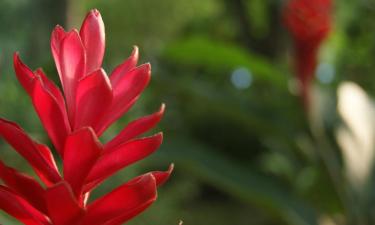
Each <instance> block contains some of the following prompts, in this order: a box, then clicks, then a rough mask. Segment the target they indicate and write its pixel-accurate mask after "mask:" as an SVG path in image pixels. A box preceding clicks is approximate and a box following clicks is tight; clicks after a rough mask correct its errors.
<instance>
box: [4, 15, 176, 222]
mask: <svg viewBox="0 0 375 225" xmlns="http://www.w3.org/2000/svg"><path fill="white" fill-rule="evenodd" d="M51 48H52V54H53V57H54V59H55V63H56V67H57V70H58V73H59V75H60V80H61V82H62V86H63V89H64V95H63V94H62V93H61V92H60V90H59V88H58V87H57V86H56V85H55V84H54V83H53V82H52V81H50V80H49V79H48V78H47V76H46V75H45V74H44V73H43V71H42V70H41V69H37V70H36V71H35V72H33V71H32V70H30V69H29V68H28V67H27V66H26V65H24V64H23V63H22V62H21V60H20V59H19V56H18V54H17V53H16V54H15V55H14V67H15V71H16V74H17V78H18V80H19V81H20V83H21V84H22V86H23V87H24V89H25V90H26V92H27V93H28V94H29V96H30V97H31V99H32V102H33V105H34V108H35V110H36V111H37V113H38V116H39V118H40V119H41V121H42V124H43V126H44V128H45V129H46V131H47V133H48V135H49V137H50V139H51V141H52V143H53V145H54V146H55V148H56V150H57V151H58V153H59V155H60V156H61V158H62V161H63V176H62V175H61V174H60V172H59V170H58V168H57V166H56V163H55V160H54V157H53V155H52V153H51V151H50V149H49V148H48V147H47V146H45V145H42V144H40V143H37V142H36V141H34V140H32V139H31V138H30V137H29V136H28V135H27V134H26V133H25V131H23V130H22V128H20V127H19V126H18V125H17V124H15V123H12V122H10V121H7V120H4V119H0V136H1V137H2V138H4V139H5V140H6V141H7V142H8V143H9V144H10V145H11V146H12V147H13V148H14V149H15V150H16V151H17V152H18V153H19V154H20V155H21V156H22V157H24V158H25V159H26V160H27V161H28V163H29V164H30V165H31V167H32V168H33V170H34V171H35V173H36V174H37V175H38V177H39V178H40V180H41V181H42V182H43V184H44V185H41V184H40V183H39V182H37V181H36V180H35V179H34V178H32V177H30V176H28V175H26V174H23V173H21V172H18V171H17V170H15V169H13V168H10V167H8V166H6V165H5V164H4V163H3V162H1V161H0V178H1V179H2V181H3V183H4V185H0V208H1V209H2V210H4V211H5V212H7V213H8V214H10V215H12V216H14V217H15V218H17V219H18V220H19V221H21V222H22V223H24V224H26V225H119V224H122V223H124V222H126V221H128V220H129V219H131V218H133V217H134V216H136V215H137V214H139V213H140V212H142V211H143V210H144V209H146V208H147V207H148V206H149V205H151V203H152V202H154V201H155V200H156V188H157V186H159V185H161V184H162V183H164V182H165V181H166V180H167V179H168V177H169V175H170V174H171V172H172V169H173V165H172V166H171V167H170V168H169V170H168V171H166V172H159V171H157V172H150V173H148V174H145V175H142V176H139V177H137V178H134V179H133V180H131V181H129V182H127V183H125V184H124V185H122V186H120V187H118V188H116V189H115V190H114V191H112V192H110V193H109V194H107V195H105V196H103V197H101V198H99V199H97V200H95V201H94V202H92V203H90V204H88V203H87V202H88V198H89V194H90V192H91V191H92V190H93V188H95V187H96V186H97V185H99V184H100V183H101V182H103V181H104V180H105V179H106V178H108V177H109V176H111V175H112V174H114V173H116V172H117V171H119V170H120V169H122V168H124V167H126V166H128V165H130V164H132V163H135V162H137V161H139V160H141V159H143V158H145V157H147V156H148V155H150V154H151V153H153V152H154V151H155V150H156V149H157V148H158V147H159V146H160V144H161V142H162V134H161V133H159V134H157V135H154V136H151V137H146V138H137V137H138V136H140V135H141V134H143V133H145V132H146V131H148V130H149V129H151V128H152V127H154V126H155V125H156V124H157V123H158V122H159V121H160V119H161V117H162V115H163V112H164V105H162V107H161V109H160V110H159V111H158V112H156V113H154V114H152V115H149V116H146V117H142V118H140V119H137V120H135V121H133V122H131V123H129V124H128V125H127V126H126V127H125V128H124V129H123V130H122V131H121V132H120V134H119V135H118V136H116V137H115V138H113V139H112V140H111V141H109V142H108V143H106V144H104V145H103V144H101V143H100V141H99V140H98V136H100V135H101V134H102V133H103V132H104V131H105V129H106V128H107V127H108V126H109V125H110V124H111V123H113V122H114V121H116V120H117V119H118V118H119V117H121V116H122V115H123V114H124V113H125V112H127V110H129V108H130V107H131V106H132V105H133V104H134V103H135V102H136V100H137V98H138V97H139V95H140V93H141V92H142V91H143V89H144V88H145V87H146V86H147V84H148V82H149V80H150V65H149V64H145V65H142V66H139V67H136V64H137V60H138V49H137V47H135V48H134V51H133V53H132V55H131V56H130V57H129V58H128V59H127V60H126V61H125V62H124V63H122V64H121V65H119V66H118V67H116V69H115V70H114V71H113V72H112V74H111V76H110V78H108V77H107V75H106V74H105V72H104V70H103V69H102V68H101V63H102V59H103V55H104V24H103V21H102V19H101V16H100V14H99V12H98V11H97V10H92V11H91V12H90V13H89V14H88V15H87V17H86V19H85V21H84V22H83V25H82V27H81V30H80V32H78V31H76V30H72V31H70V32H65V31H64V30H63V28H61V27H60V26H57V27H56V28H55V30H54V31H53V33H52V40H51ZM64 96H65V97H64Z"/></svg>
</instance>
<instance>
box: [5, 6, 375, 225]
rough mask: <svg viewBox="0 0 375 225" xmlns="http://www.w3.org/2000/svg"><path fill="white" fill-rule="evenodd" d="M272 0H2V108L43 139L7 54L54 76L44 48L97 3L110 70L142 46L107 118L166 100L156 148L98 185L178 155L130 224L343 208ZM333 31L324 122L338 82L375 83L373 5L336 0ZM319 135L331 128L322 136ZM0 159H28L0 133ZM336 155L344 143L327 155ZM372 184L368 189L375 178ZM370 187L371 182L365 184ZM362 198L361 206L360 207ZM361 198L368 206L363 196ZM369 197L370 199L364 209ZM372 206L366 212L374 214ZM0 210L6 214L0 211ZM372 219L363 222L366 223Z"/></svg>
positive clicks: (232, 220) (251, 218)
mask: <svg viewBox="0 0 375 225" xmlns="http://www.w3.org/2000/svg"><path fill="white" fill-rule="evenodd" d="M284 3H285V1H282V0H266V1H265V0H189V1H186V0H160V1H155V0H107V1H99V0H90V1H88V0H70V1H69V0H66V1H51V0H33V1H31V0H2V1H0V115H1V117H4V118H7V119H9V120H13V121H16V122H17V123H19V124H21V125H22V126H23V127H24V129H25V130H27V131H28V132H29V133H30V134H31V135H32V136H33V137H35V138H36V139H37V140H39V141H41V142H45V143H48V139H47V137H46V135H45V133H44V131H43V128H42V127H41V124H40V122H39V119H38V118H37V116H36V114H35V112H34V110H33V108H32V105H31V102H30V100H29V99H28V97H27V96H26V93H25V92H24V91H23V90H22V88H21V86H20V85H19V84H18V83H17V81H16V79H15V75H14V72H13V69H12V54H13V52H14V51H19V52H20V55H21V58H23V59H24V61H25V62H26V64H28V65H29V66H30V67H31V68H33V69H36V68H38V67H43V69H44V70H45V71H46V73H47V74H48V76H49V77H50V78H51V79H53V80H55V81H56V82H57V81H58V80H57V78H58V76H57V73H56V69H55V67H54V63H53V60H52V56H51V53H50V47H49V39H50V33H51V31H52V29H53V28H54V26H55V25H56V24H61V25H63V26H64V27H65V28H67V29H70V28H72V27H79V26H80V24H81V21H82V20H83V18H84V16H85V14H86V13H87V12H88V10H89V9H91V8H97V9H99V11H100V12H101V14H102V17H103V19H104V23H105V26H106V46H107V48H106V54H105V60H104V68H105V69H106V70H107V72H108V73H109V72H110V71H111V70H112V69H113V68H114V67H115V66H116V65H117V64H119V63H121V62H122V60H124V59H125V58H127V57H128V56H129V55H130V52H131V50H132V46H133V45H138V46H139V48H140V56H141V57H140V62H141V63H145V62H151V64H152V82H151V83H150V85H149V87H148V88H147V90H146V91H145V92H144V93H143V95H142V97H141V98H140V100H139V101H138V103H137V104H136V105H135V107H134V108H133V109H132V110H131V111H130V112H129V113H128V114H126V116H124V117H123V118H122V119H121V120H120V121H119V122H117V123H116V124H115V125H114V126H112V127H111V128H110V130H109V131H108V132H107V133H106V134H105V135H104V137H103V140H108V139H109V138H111V137H113V136H114V135H115V134H116V133H117V132H119V131H120V130H121V128H122V127H123V126H124V125H125V124H126V123H127V122H128V121H130V120H132V119H134V118H137V117H139V116H142V115H146V114H149V113H151V112H154V111H156V110H157V109H158V107H159V106H160V104H161V102H164V103H166V105H167V110H166V114H165V117H164V119H163V120H162V122H161V123H160V125H159V126H158V128H157V129H155V130H154V132H156V131H159V130H162V131H163V132H164V137H165V141H164V143H163V145H162V147H161V148H160V149H159V151H158V152H157V153H155V154H154V155H153V156H152V157H149V158H147V159H145V160H143V161H142V162H140V163H138V164H137V165H135V166H132V167H129V168H127V169H125V170H123V171H122V172H121V173H118V174H117V175H115V176H114V177H113V178H112V179H110V181H109V182H106V183H104V184H103V185H102V186H101V187H100V188H99V189H98V191H96V192H95V193H94V196H99V195H100V194H101V193H103V192H105V191H109V190H111V189H112V188H113V187H115V186H116V185H118V184H120V183H122V182H123V181H125V180H127V179H128V178H129V177H132V176H134V175H136V174H140V173H143V172H146V171H149V170H156V169H165V168H167V166H168V164H169V163H170V162H174V163H175V164H176V169H175V172H174V174H173V177H172V178H171V180H170V181H169V182H168V183H167V184H166V185H164V186H163V187H162V188H161V189H160V192H159V199H158V201H157V202H156V203H155V204H154V205H153V206H152V207H151V208H149V209H148V210H147V212H146V213H144V214H142V216H140V217H138V218H136V219H135V220H133V221H132V222H129V224H131V225H138V224H139V225H140V224H142V225H151V224H160V225H167V224H168V225H169V224H170V225H176V224H178V221H179V220H180V219H181V220H183V221H184V222H185V223H184V224H187V225H189V224H190V225H208V224H215V225H229V224H236V225H251V224H257V225H283V224H294V225H304V224H306V225H310V224H327V225H328V224H330V223H328V222H326V220H325V218H326V217H335V218H336V219H337V221H341V220H344V219H341V218H343V217H345V210H344V207H343V203H342V202H341V201H340V199H339V196H338V195H337V192H336V191H335V190H334V187H333V185H332V181H331V179H330V178H329V175H328V174H327V172H326V170H325V169H324V168H325V167H324V165H323V163H322V160H320V158H319V156H317V153H316V150H315V148H316V147H317V146H316V145H315V144H314V141H313V140H312V138H311V136H312V135H311V133H310V131H309V128H308V124H307V122H306V118H305V116H304V111H303V109H302V107H301V102H300V100H299V98H298V97H297V96H296V94H295V93H296V87H295V81H294V78H293V75H292V70H291V52H292V50H291V49H292V48H291V43H290V38H289V36H288V34H287V32H286V30H285V28H284V27H283V25H282V21H281V19H280V18H281V10H282V6H283V4H284ZM333 18H334V30H333V32H332V34H331V36H330V37H329V39H328V40H327V41H326V42H325V43H324V46H323V47H322V49H321V51H320V64H319V66H318V69H317V80H316V85H317V86H318V87H319V91H320V93H321V94H323V95H325V96H327V97H326V99H328V100H327V104H326V105H325V108H324V111H327V112H328V113H325V114H324V119H323V120H324V122H325V127H326V129H327V131H328V133H329V131H330V130H332V129H334V128H335V126H336V125H337V123H338V121H339V118H338V116H337V113H336V88H337V85H338V84H339V83H340V82H341V81H342V80H353V81H355V82H357V83H359V84H360V85H361V86H362V87H363V88H365V90H367V92H368V94H369V95H374V93H375V78H374V72H375V68H374V67H375V64H374V63H373V61H374V60H375V23H374V22H373V21H374V20H375V4H374V3H373V2H372V1H366V0H361V1H351V0H340V1H337V2H336V4H335V13H334V15H333ZM328 136H329V135H328ZM0 148H1V150H0V152H1V158H2V159H4V161H6V162H9V164H10V165H12V166H15V167H17V168H22V169H23V170H30V168H29V167H27V165H26V163H25V161H23V160H22V159H21V158H20V157H19V156H18V155H17V154H16V153H14V151H12V150H11V149H10V147H9V146H7V145H6V144H5V143H4V142H3V141H1V143H0ZM337 158H338V159H339V161H340V155H339V154H338V155H337ZM374 190H375V189H374ZM371 193H373V192H371ZM358 207H362V206H358ZM363 207H366V208H368V209H371V210H370V212H373V208H371V207H373V204H372V203H371V204H370V203H369V204H367V205H365V206H363ZM369 207H370V208H369ZM367 216H369V218H370V219H369V221H370V220H371V219H373V216H370V214H369V215H367ZM0 222H1V223H2V224H6V225H15V224H17V223H15V222H13V220H12V219H11V218H9V217H8V216H6V215H4V214H1V215H0ZM368 224H371V223H368Z"/></svg>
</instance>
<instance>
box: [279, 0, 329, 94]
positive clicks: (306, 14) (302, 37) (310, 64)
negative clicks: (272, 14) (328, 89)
mask: <svg viewBox="0 0 375 225" xmlns="http://www.w3.org/2000/svg"><path fill="white" fill-rule="evenodd" d="M331 13H332V0H289V2H288V3H287V5H286V7H285V10H284V20H285V24H286V26H287V28H288V30H289V32H290V33H291V35H292V37H293V41H294V43H293V44H294V47H295V68H296V69H295V70H296V75H297V77H298V80H299V82H300V85H301V94H302V95H303V96H304V97H305V98H307V95H308V89H309V86H310V83H311V80H312V79H313V77H314V72H315V68H316V64H317V52H318V50H319V47H320V45H321V43H322V41H323V40H324V39H325V38H326V37H327V35H328V34H329V32H330V30H331Z"/></svg>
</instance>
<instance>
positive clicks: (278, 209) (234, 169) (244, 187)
mask: <svg viewBox="0 0 375 225" xmlns="http://www.w3.org/2000/svg"><path fill="white" fill-rule="evenodd" d="M169 139H170V140H173V141H171V142H167V143H165V144H163V150H161V151H160V152H159V154H157V155H156V156H155V157H157V159H158V161H159V160H160V161H163V162H164V161H168V162H170V161H174V162H175V163H176V169H177V170H178V168H179V167H184V169H186V170H188V171H189V172H190V173H192V174H194V175H195V176H197V177H200V178H201V179H202V180H203V181H205V182H208V183H210V184H211V185H214V186H215V187H217V188H218V189H220V190H222V191H225V192H227V193H228V194H230V195H233V196H234V197H237V198H238V199H240V200H241V201H244V202H248V203H251V204H254V203H255V204H257V205H259V206H261V207H263V208H264V209H266V210H268V211H269V212H270V213H271V214H272V216H274V217H276V218H278V217H281V218H282V219H284V220H285V221H286V222H288V223H290V224H295V225H317V224H318V223H317V215H316V212H315V211H314V210H313V209H312V208H311V207H310V206H309V205H308V204H307V203H305V202H303V201H302V200H301V199H299V198H298V197H296V196H294V195H293V194H292V193H290V191H288V189H287V187H284V186H283V185H281V184H280V183H278V182H276V181H275V179H273V178H272V177H267V176H265V175H263V174H261V173H259V172H256V171H254V170H250V169H247V168H242V167H240V166H239V165H236V164H235V163H233V162H231V161H229V160H227V159H226V158H225V157H222V156H221V155H220V154H219V153H218V152H214V151H213V150H212V149H210V148H209V147H207V146H204V145H202V144H200V143H197V142H193V141H191V140H188V139H186V138H169Z"/></svg>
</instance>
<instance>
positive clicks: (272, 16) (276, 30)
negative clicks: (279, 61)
mask: <svg viewBox="0 0 375 225" xmlns="http://www.w3.org/2000/svg"><path fill="white" fill-rule="evenodd" d="M249 1H251V0H224V3H225V5H226V6H227V8H228V13H229V14H230V15H229V16H231V17H232V18H233V20H234V22H235V23H236V24H237V25H238V26H237V29H238V33H239V40H240V42H241V43H243V45H244V46H245V47H246V48H247V49H248V50H249V51H252V52H254V51H256V52H258V53H260V54H262V55H265V56H267V57H271V58H276V57H277V56H278V53H279V52H280V51H278V50H280V48H281V47H282V44H283V43H284V39H283V37H280V35H279V34H280V30H281V29H283V28H282V26H281V25H282V24H281V21H282V19H281V13H280V8H281V7H280V3H279V2H278V1H264V2H263V4H266V10H267V12H268V13H267V15H269V18H268V21H267V27H269V28H270V29H268V32H267V33H266V35H264V36H261V37H259V36H257V34H255V33H254V32H252V30H254V29H252V22H251V19H250V16H249V11H248V9H249V5H248V3H249Z"/></svg>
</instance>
